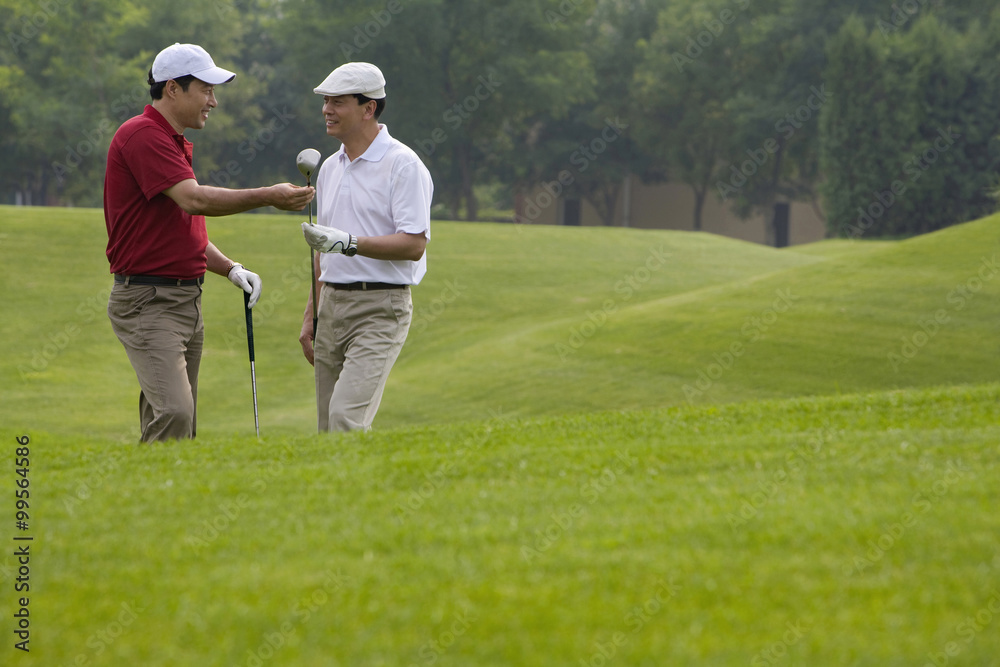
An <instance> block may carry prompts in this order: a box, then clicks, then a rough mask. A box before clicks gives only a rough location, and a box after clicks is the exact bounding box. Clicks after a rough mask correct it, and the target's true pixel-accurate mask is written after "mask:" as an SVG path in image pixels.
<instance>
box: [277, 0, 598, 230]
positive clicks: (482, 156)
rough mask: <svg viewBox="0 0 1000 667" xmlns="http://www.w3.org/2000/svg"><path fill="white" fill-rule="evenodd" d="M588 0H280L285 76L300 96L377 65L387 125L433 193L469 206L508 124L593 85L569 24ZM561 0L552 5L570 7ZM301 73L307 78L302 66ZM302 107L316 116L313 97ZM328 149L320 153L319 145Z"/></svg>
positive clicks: (510, 148) (456, 206)
mask: <svg viewBox="0 0 1000 667" xmlns="http://www.w3.org/2000/svg"><path fill="white" fill-rule="evenodd" d="M590 1H591V0H580V2H579V3H576V4H578V5H579V6H580V9H572V7H573V6H574V4H573V3H572V2H570V3H566V2H564V1H560V0H544V1H542V2H537V1H533V0H499V1H496V0H493V1H487V0H475V1H468V0H466V1H460V0H412V1H410V2H403V1H402V0H390V1H389V2H386V3H385V4H378V5H375V6H374V7H373V6H372V5H371V4H370V3H366V2H360V1H358V0H352V1H349V2H345V3H342V4H341V6H339V7H338V10H337V11H336V12H332V11H329V10H328V9H325V8H321V7H318V6H316V5H315V3H311V2H288V3H286V5H285V7H284V10H283V11H284V12H285V13H286V19H285V20H284V21H283V22H282V26H281V29H280V30H281V34H282V35H283V36H284V37H285V40H286V43H287V44H288V56H289V61H288V63H296V64H297V65H296V66H298V64H301V67H300V71H299V72H291V71H290V69H291V68H290V67H289V65H288V63H286V64H285V69H284V72H285V73H286V74H288V76H287V78H286V80H287V81H293V80H294V82H295V84H294V85H295V86H296V87H297V89H298V91H299V94H300V95H303V96H305V95H307V94H311V93H306V91H311V90H312V87H314V86H315V85H316V83H318V82H319V81H321V80H322V79H323V77H324V76H326V74H327V73H329V72H330V70H332V69H333V68H334V67H336V66H338V65H340V64H342V63H344V62H347V61H349V60H366V61H368V62H372V63H374V64H375V65H378V66H379V67H380V68H381V69H382V71H383V72H384V73H385V75H386V79H387V93H388V104H387V107H386V112H385V116H384V117H383V120H384V122H385V123H386V125H389V126H390V131H391V132H392V133H393V135H394V136H396V137H397V138H399V139H400V140H402V141H404V142H405V143H407V144H409V145H410V146H411V147H413V148H414V149H415V150H416V151H417V152H418V153H420V154H421V156H422V157H423V158H424V160H425V161H426V162H427V164H428V167H429V168H430V170H431V172H432V174H433V176H434V182H435V198H436V199H438V200H439V201H444V202H445V203H446V206H447V208H448V209H449V211H450V212H451V213H452V214H454V215H457V214H458V213H459V212H460V211H464V215H465V217H466V218H467V219H470V220H474V219H476V218H477V216H478V200H477V197H476V192H475V185H476V184H477V183H479V182H488V181H489V180H492V178H491V177H492V173H493V172H492V169H494V168H496V165H498V164H499V165H502V164H503V162H504V161H505V160H507V159H510V158H511V157H512V156H514V155H515V154H516V152H517V151H518V150H519V149H520V148H522V147H521V146H520V145H518V144H516V143H514V142H513V141H512V140H511V137H512V134H513V133H512V132H511V128H519V127H523V126H526V125H527V124H529V123H530V121H531V119H532V118H535V117H538V116H539V115H542V114H547V115H550V116H553V117H560V116H562V115H565V114H566V112H567V111H568V110H569V108H570V107H572V106H573V105H574V104H576V103H577V102H579V101H581V100H583V99H586V98H587V96H588V95H590V94H591V89H592V85H593V77H592V73H591V69H590V65H589V62H588V60H587V58H586V54H585V53H584V52H583V51H582V50H581V48H580V45H579V44H578V43H577V42H576V39H575V38H574V29H575V28H574V26H578V25H580V24H581V23H582V22H583V21H584V20H585V18H586V16H587V11H586V6H587V5H588V4H589V3H590ZM567 4H568V6H569V7H570V9H565V8H564V9H561V6H562V5H567ZM306 71H308V72H309V76H308V77H304V76H302V73H304V72H306ZM310 105H311V107H312V108H313V109H315V110H314V111H311V112H310V113H311V114H314V115H315V116H316V118H317V122H319V120H320V119H319V111H318V105H317V104H316V102H315V101H310ZM324 152H325V151H324Z"/></svg>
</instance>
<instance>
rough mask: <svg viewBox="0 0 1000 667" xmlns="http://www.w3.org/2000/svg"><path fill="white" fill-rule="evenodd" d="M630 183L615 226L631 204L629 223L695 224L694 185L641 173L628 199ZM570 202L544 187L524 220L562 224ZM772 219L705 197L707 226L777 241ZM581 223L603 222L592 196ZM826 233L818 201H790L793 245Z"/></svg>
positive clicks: (528, 204) (525, 208)
mask: <svg viewBox="0 0 1000 667" xmlns="http://www.w3.org/2000/svg"><path fill="white" fill-rule="evenodd" d="M626 187H628V186H623V187H622V191H621V193H620V194H619V196H618V203H617V211H616V213H615V226H618V227H621V226H625V225H624V224H623V223H624V220H625V208H626V206H628V208H629V209H630V210H629V218H630V219H629V221H628V224H627V226H629V227H636V228H639V229H677V230H682V231H693V230H694V191H693V190H692V189H691V188H690V186H687V185H684V184H680V183H660V184H655V185H646V184H644V183H642V182H641V181H640V180H639V179H637V178H632V179H631V200H630V201H626V199H627V198H626ZM565 206H566V203H565V201H564V199H563V198H562V197H559V198H555V197H553V196H552V195H551V193H550V191H546V190H544V189H542V188H541V187H539V188H537V189H535V190H534V191H533V192H532V193H531V194H530V195H529V196H528V197H526V198H525V200H524V203H523V205H522V211H521V212H520V215H519V219H518V221H519V222H527V223H534V224H547V225H559V224H562V223H563V220H564V211H565ZM768 222H769V221H768V220H767V219H765V217H764V216H763V215H758V216H754V217H751V218H748V219H746V220H743V219H741V218H740V217H738V216H737V215H736V214H735V213H733V212H732V210H731V209H730V207H729V205H728V204H726V203H725V202H720V201H719V198H718V197H717V196H716V194H715V192H714V191H712V192H710V193H709V194H708V196H707V197H706V198H705V205H704V208H703V209H702V220H701V231H704V232H710V233H712V234H720V235H722V236H729V237H732V238H737V239H742V240H744V241H750V242H752V243H761V244H766V245H773V243H774V241H773V239H771V238H769V233H768ZM580 224H581V225H583V226H600V225H602V224H603V222H602V221H601V217H600V216H599V215H598V214H597V211H596V210H595V209H594V208H593V207H592V206H591V205H590V204H589V203H587V202H586V201H583V202H581V206H580ZM825 237H826V226H825V224H824V222H823V220H822V219H820V217H819V216H818V215H817V214H816V211H815V210H813V207H812V206H810V205H809V204H807V203H803V202H792V203H791V204H790V207H789V224H788V243H789V245H798V244H802V243H812V242H814V241H819V240H821V239H823V238H825Z"/></svg>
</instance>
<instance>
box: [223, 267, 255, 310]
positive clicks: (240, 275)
mask: <svg viewBox="0 0 1000 667" xmlns="http://www.w3.org/2000/svg"><path fill="white" fill-rule="evenodd" d="M228 277H229V280H230V282H232V283H233V284H234V285H236V286H237V287H239V288H240V289H241V290H243V291H244V292H246V293H247V294H249V295H250V301H249V302H247V306H248V307H250V308H253V307H254V306H255V305H257V300H258V299H259V298H260V288H261V283H260V276H258V275H257V274H256V273H254V272H253V271H247V270H246V269H244V268H243V265H242V264H236V265H234V266H233V268H231V269H229V276H228Z"/></svg>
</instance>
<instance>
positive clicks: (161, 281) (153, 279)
mask: <svg viewBox="0 0 1000 667" xmlns="http://www.w3.org/2000/svg"><path fill="white" fill-rule="evenodd" d="M115 282H116V283H120V284H123V285H125V286H126V287H128V286H129V285H159V286H161V287H165V286H167V285H171V286H174V287H191V286H193V285H201V284H202V283H204V282H205V276H202V277H200V278H191V279H189V280H182V279H180V278H163V277H161V276H124V275H122V274H120V273H116V274H115Z"/></svg>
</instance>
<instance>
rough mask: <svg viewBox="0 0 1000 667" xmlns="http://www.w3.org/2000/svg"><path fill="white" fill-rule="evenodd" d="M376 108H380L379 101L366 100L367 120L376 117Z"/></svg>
mask: <svg viewBox="0 0 1000 667" xmlns="http://www.w3.org/2000/svg"><path fill="white" fill-rule="evenodd" d="M375 109H378V102H376V101H375V100H368V101H367V102H365V116H364V118H365V120H368V119H369V118H374V117H375Z"/></svg>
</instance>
